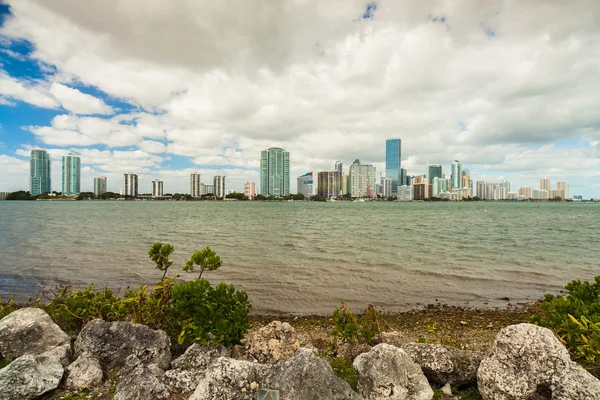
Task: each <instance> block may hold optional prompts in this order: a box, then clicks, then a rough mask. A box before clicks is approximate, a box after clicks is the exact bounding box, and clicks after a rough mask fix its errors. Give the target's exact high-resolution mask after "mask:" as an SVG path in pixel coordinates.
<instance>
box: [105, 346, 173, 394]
mask: <svg viewBox="0 0 600 400" xmlns="http://www.w3.org/2000/svg"><path fill="white" fill-rule="evenodd" d="M163 374H164V371H162V370H161V369H160V368H158V366H156V364H150V365H146V364H144V363H142V362H141V361H140V360H139V359H138V358H137V357H136V356H134V355H130V356H129V357H127V360H126V361H125V366H124V367H123V368H122V369H121V370H120V371H119V377H120V381H119V384H118V385H117V388H116V390H115V395H114V397H113V399H114V400H150V399H151V400H160V399H167V398H169V396H170V392H169V388H168V387H167V386H166V385H165V384H164V383H163V382H162V375H163Z"/></svg>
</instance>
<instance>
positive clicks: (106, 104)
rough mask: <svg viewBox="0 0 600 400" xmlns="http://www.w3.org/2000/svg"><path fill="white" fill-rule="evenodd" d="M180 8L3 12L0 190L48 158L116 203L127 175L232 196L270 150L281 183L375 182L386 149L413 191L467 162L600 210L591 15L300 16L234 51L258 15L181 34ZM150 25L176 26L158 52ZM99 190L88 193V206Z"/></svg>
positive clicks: (502, 9)
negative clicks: (33, 161) (77, 172)
mask: <svg viewBox="0 0 600 400" xmlns="http://www.w3.org/2000/svg"><path fill="white" fill-rule="evenodd" d="M184 4H187V3H186V0H183V2H182V3H181V4H179V3H178V4H173V5H171V6H170V8H169V9H168V10H166V11H165V10H164V9H163V8H160V7H158V5H157V4H150V5H147V7H146V9H145V12H144V13H143V15H137V14H135V13H133V12H132V11H131V10H129V11H128V10H127V9H124V8H122V7H118V6H117V5H114V4H109V5H106V6H104V7H102V8H98V7H99V6H98V5H90V6H89V8H84V7H82V6H76V7H63V6H61V4H60V2H58V3H55V2H44V1H42V0H22V1H15V0H7V1H5V2H2V4H1V5H0V37H1V38H2V42H3V50H4V51H2V52H0V65H1V66H0V121H1V122H0V124H1V126H0V168H1V169H2V170H3V172H4V174H3V179H2V181H1V182H0V190H2V191H14V190H20V189H26V186H24V185H23V182H26V181H27V179H28V175H29V172H28V169H29V152H30V150H31V149H34V148H44V149H47V150H48V151H49V153H50V154H51V155H52V166H51V173H52V177H51V178H52V181H53V182H54V183H55V184H58V183H59V182H60V169H61V165H60V159H61V157H62V156H63V155H67V154H68V153H69V152H72V153H74V154H77V155H79V156H80V157H81V160H82V164H81V173H82V177H86V176H87V177H94V176H106V177H107V178H108V181H107V182H108V185H109V190H111V191H118V190H119V189H118V188H119V185H118V184H117V182H119V181H120V178H121V176H122V174H124V173H126V172H129V171H133V170H135V171H136V173H137V174H138V176H139V178H140V185H141V186H140V191H142V192H150V190H151V181H152V180H153V179H161V180H163V181H164V182H169V191H178V192H183V191H185V190H186V188H187V186H188V181H189V174H190V173H191V172H193V171H196V170H202V171H203V173H204V174H205V175H206V176H215V175H225V176H227V185H228V187H230V188H232V189H235V190H238V191H242V190H243V183H244V182H245V181H246V180H249V179H250V180H253V181H256V182H258V181H259V175H260V169H259V167H258V165H259V160H260V154H259V151H260V150H262V149H264V148H267V147H269V146H272V147H281V148H285V149H286V150H287V151H289V152H290V153H291V154H293V157H294V158H293V159H294V162H293V164H292V167H291V171H290V176H291V177H297V176H300V175H302V174H303V173H306V172H307V171H311V170H312V171H320V170H329V169H330V168H331V166H332V165H334V162H335V161H336V160H339V161H341V162H342V163H343V164H344V165H346V166H348V165H350V164H351V163H352V161H353V160H355V159H356V158H359V159H360V160H361V162H363V163H366V164H372V165H373V166H374V167H375V168H376V170H377V171H380V172H383V171H385V149H384V148H383V146H382V145H381V143H382V142H383V141H385V139H387V138H390V137H399V138H401V139H402V141H403V143H402V147H403V148H402V157H401V164H402V168H404V169H406V170H407V173H408V175H416V174H422V173H424V172H423V171H425V169H426V168H427V164H428V163H438V164H443V165H444V172H445V173H446V174H448V171H447V168H448V167H447V166H448V165H449V164H450V163H451V162H452V161H453V160H454V159H459V160H460V161H461V163H462V164H463V165H465V166H468V167H469V168H470V169H471V173H472V175H473V176H476V177H477V179H481V180H485V181H501V180H503V179H510V180H511V181H512V182H514V184H515V185H516V186H522V185H531V182H536V181H538V180H539V179H541V178H543V177H544V176H552V177H554V179H555V180H563V181H566V182H570V184H571V192H572V193H574V194H575V193H576V194H581V195H583V196H584V197H586V198H590V197H594V196H598V195H599V194H600V173H599V170H600V157H599V154H600V136H599V134H598V132H599V129H598V121H597V119H596V118H594V114H593V112H591V111H590V110H596V109H598V108H599V105H600V104H599V102H600V99H598V96H596V93H595V91H594V88H595V87H597V86H598V84H600V70H598V68H595V67H594V66H595V65H597V64H598V61H599V60H598V54H600V53H599V52H598V51H597V47H598V43H597V41H596V40H594V38H595V37H596V35H597V32H598V30H599V29H600V28H598V27H597V26H596V24H594V23H593V21H594V20H595V19H594V18H590V17H589V13H590V12H592V13H600V11H597V10H596V8H595V7H578V6H577V5H582V4H583V5H585V4H586V3H585V2H581V1H576V2H575V3H570V4H561V3H552V4H549V5H547V6H545V7H543V9H542V10H539V9H538V8H537V7H535V5H533V4H528V3H522V4H519V5H517V6H514V7H513V6H509V3H508V2H505V1H502V0H501V1H499V2H491V3H487V2H473V3H469V4H468V5H464V6H461V7H457V6H456V5H455V3H452V2H441V3H439V4H438V5H437V6H435V7H434V6H433V5H432V4H430V3H426V2H425V3H423V4H421V3H415V2H402V1H401V2H391V1H386V0H382V1H380V2H377V7H371V8H368V7H367V5H366V4H365V3H364V2H355V1H350V2H344V3H339V2H334V3H331V5H330V6H329V7H330V8H326V9H322V8H323V6H322V5H318V3H317V2H313V1H311V0H309V1H308V2H306V3H303V4H304V5H303V6H302V7H300V6H298V5H297V4H293V5H290V9H287V11H285V12H284V10H283V9H281V8H278V7H275V8H273V9H269V12H268V13H266V14H264V15H265V18H266V20H265V21H263V22H265V23H266V24H267V25H269V26H272V27H275V28H276V29H278V35H277V36H276V37H272V35H267V34H265V31H264V26H262V25H260V24H258V25H257V26H254V25H253V23H250V22H249V25H244V26H240V27H237V28H236V33H235V34H233V33H232V31H231V30H230V29H229V28H227V27H228V26H232V25H231V22H232V21H235V20H237V18H239V17H240V16H244V15H250V14H252V15H254V14H256V15H263V14H262V12H263V11H264V10H263V8H262V7H264V5H262V3H257V4H253V3H249V4H244V5H243V6H241V7H235V8H234V9H231V8H230V7H227V5H226V4H213V5H211V7H209V8H207V9H206V10H204V12H203V13H201V15H199V16H198V19H197V20H194V21H190V23H189V24H188V23H187V22H186V21H187V20H186V18H187V15H188V13H186V12H183V11H182V10H185V7H187V6H186V5H184ZM190 4H191V3H190ZM436 4H437V3H436ZM221 7H227V12H222V11H223V10H222V9H221ZM317 10H320V11H319V12H317ZM90 13H91V14H92V15H95V18H96V21H97V24H92V23H91V21H90V20H89V18H88V16H89V15H90ZM292 16H293V20H294V21H298V23H297V24H296V23H291V22H292V21H291V20H290V18H291V17H292ZM309 16H313V17H314V16H316V17H314V18H309ZM532 16H536V18H539V20H543V21H545V23H543V24H541V23H537V22H535V21H534V22H535V23H534V22H532V20H530V18H533V17H532ZM565 16H568V18H566V17H565ZM593 16H595V15H592V17H593ZM156 17H160V18H162V19H164V20H165V21H168V22H169V23H167V24H165V26H163V27H162V28H161V32H162V33H161V35H160V36H158V37H155V36H154V35H156V33H154V31H153V28H152V27H153V26H154V25H153V21H154V18H156ZM217 17H218V18H219V19H218V21H219V23H217V24H213V23H209V22H208V21H213V20H214V19H215V18H217ZM229 18H231V19H229ZM536 21H538V19H536ZM39 26H47V27H48V29H51V30H52V32H53V35H44V34H42V33H41V31H40V30H39V29H38V27H39ZM140 30H142V31H144V30H146V31H148V32H152V34H149V35H147V36H140V35H138V34H136V32H139V31H140ZM240 37H244V38H245V39H244V41H242V42H241V41H240V40H239V38H240ZM409 37H410V38H412V39H411V41H407V40H405V39H406V38H409ZM100 38H103V39H100ZM543 38H547V40H545V39H544V40H543ZM176 43H178V44H181V47H179V46H177V45H174V44H176ZM216 43H224V45H223V46H220V45H215V44H216ZM570 43H579V45H578V46H571V45H570ZM190 47H193V48H197V49H202V51H200V52H197V53H196V52H194V53H193V54H191V53H190V52H189V48H190ZM266 49H269V50H266ZM242 50H243V51H242ZM132 60H135V62H134V61H132ZM399 60H402V62H400V61H399ZM140 71H144V72H143V73H140ZM573 104H576V105H577V106H576V107H573ZM557 160H559V161H560V162H557ZM92 185H93V181H92V179H85V178H84V180H83V181H82V187H81V190H82V191H92V190H93V186H92ZM295 185H296V181H295V180H294V179H291V187H290V191H291V192H294V191H296V186H295ZM59 187H60V186H56V185H55V186H54V188H53V189H54V190H60V189H59Z"/></svg>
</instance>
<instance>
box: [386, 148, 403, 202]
mask: <svg viewBox="0 0 600 400" xmlns="http://www.w3.org/2000/svg"><path fill="white" fill-rule="evenodd" d="M401 148H402V141H401V140H400V139H398V138H393V139H388V140H386V141H385V177H386V178H389V179H391V180H392V195H397V194H398V183H399V182H400V176H401V161H402V152H401ZM400 185H402V183H400Z"/></svg>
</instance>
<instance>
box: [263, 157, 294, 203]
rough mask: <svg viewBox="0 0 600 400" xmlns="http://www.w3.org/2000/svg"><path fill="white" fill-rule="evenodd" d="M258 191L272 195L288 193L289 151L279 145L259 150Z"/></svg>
mask: <svg viewBox="0 0 600 400" xmlns="http://www.w3.org/2000/svg"><path fill="white" fill-rule="evenodd" d="M260 193H261V194H262V195H265V196H273V197H282V196H288V195H289V194H290V153H289V152H287V151H285V150H284V149H281V148H279V147H271V148H270V149H267V150H263V151H262V152H261V156H260Z"/></svg>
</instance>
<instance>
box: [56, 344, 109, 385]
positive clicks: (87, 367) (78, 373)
mask: <svg viewBox="0 0 600 400" xmlns="http://www.w3.org/2000/svg"><path fill="white" fill-rule="evenodd" d="M102 377H103V373H102V366H101V365H100V361H98V359H97V358H96V357H93V356H92V355H91V354H89V353H82V354H81V355H79V357H77V360H75V361H74V362H73V363H72V364H71V365H69V366H68V367H67V379H66V381H65V386H66V387H67V388H68V389H71V390H75V389H79V388H92V387H94V386H98V385H100V384H101V383H102Z"/></svg>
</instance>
